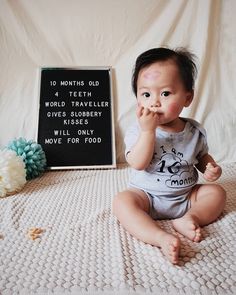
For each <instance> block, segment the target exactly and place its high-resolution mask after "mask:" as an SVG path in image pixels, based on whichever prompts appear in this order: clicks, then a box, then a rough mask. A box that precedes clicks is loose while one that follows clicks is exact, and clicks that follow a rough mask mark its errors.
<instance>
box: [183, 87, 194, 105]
mask: <svg viewBox="0 0 236 295" xmlns="http://www.w3.org/2000/svg"><path fill="white" fill-rule="evenodd" d="M193 96H194V91H190V92H188V93H187V94H186V101H185V107H189V106H190V104H191V102H192V101H193Z"/></svg>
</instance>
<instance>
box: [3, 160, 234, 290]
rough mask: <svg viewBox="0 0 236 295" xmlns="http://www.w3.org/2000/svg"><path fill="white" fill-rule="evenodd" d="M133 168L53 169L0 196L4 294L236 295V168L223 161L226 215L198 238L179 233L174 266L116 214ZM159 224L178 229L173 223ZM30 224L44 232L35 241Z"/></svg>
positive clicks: (171, 230) (222, 181)
mask: <svg viewBox="0 0 236 295" xmlns="http://www.w3.org/2000/svg"><path fill="white" fill-rule="evenodd" d="M129 172H130V170H129V168H127V167H119V169H109V170H70V171H49V172H46V173H44V174H43V175H42V176H41V177H38V178H36V179H34V180H31V181H28V182H27V184H26V185H25V187H24V190H22V191H21V192H20V193H19V194H17V195H14V196H12V197H10V198H5V199H2V200H0V235H1V236H2V238H0V293H2V294H9V295H10V294H16V295H17V294H19V295H21V294H22V295H23V294H47V295H52V294H54V295H55V294H58V295H59V294H66V295H67V294H71V295H77V294H96V293H98V294H101V295H108V294H109V295H113V294H116V295H118V294H122V295H123V294H129V295H131V294H133V295H134V294H139V295H141V294H143V295H148V294H151V293H152V294H158V295H159V294H160V295H162V294H166V295H169V294H177V295H178V294H187V295H189V294H191V295H200V294H201V295H210V294H212V295H213V294H214V295H217V294H224V295H226V294H236V293H235V291H236V246H235V245H236V244H235V237H236V226H235V224H236V182H235V174H236V165H234V166H233V165H232V166H225V167H224V166H223V175H222V177H221V178H220V180H219V183H220V184H221V185H222V186H223V187H224V188H225V189H226V191H227V204H226V207H225V209H224V211H223V214H222V215H221V216H220V218H219V219H217V220H216V221H215V222H214V223H212V224H209V225H208V226H205V227H204V228H203V229H202V235H203V240H202V241H201V242H200V243H194V242H192V241H189V240H187V239H186V238H184V237H183V236H181V235H180V239H181V244H182V246H181V253H180V255H181V256H180V263H179V265H177V266H175V265H172V264H171V263H170V262H168V261H167V259H166V258H165V257H164V256H163V254H162V253H161V251H160V249H159V248H157V247H153V246H151V245H148V244H145V243H143V242H141V241H139V240H137V239H135V238H134V237H132V236H131V235H130V234H129V233H128V232H127V231H126V230H125V229H124V228H123V227H122V226H121V225H120V223H119V222H118V221H117V219H116V218H115V217H114V216H113V214H112V208H111V206H112V200H113V198H114V196H115V194H116V193H117V192H118V191H121V190H124V189H125V188H126V187H127V181H128V174H129ZM201 181H202V180H201ZM159 225H160V226H161V227H162V228H164V229H165V230H167V231H169V232H171V233H173V234H176V233H175V231H174V230H173V227H172V224H171V221H169V220H163V221H161V222H159ZM32 227H36V228H41V229H42V230H43V232H42V233H41V234H40V237H39V238H36V239H35V240H32V239H30V238H29V236H28V234H27V233H28V231H29V229H30V228H32ZM85 292H87V293H85Z"/></svg>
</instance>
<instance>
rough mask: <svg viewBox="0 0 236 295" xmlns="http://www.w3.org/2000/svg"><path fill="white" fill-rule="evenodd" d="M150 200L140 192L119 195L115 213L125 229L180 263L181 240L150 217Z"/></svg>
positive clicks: (114, 208)
mask: <svg viewBox="0 0 236 295" xmlns="http://www.w3.org/2000/svg"><path fill="white" fill-rule="evenodd" d="M148 211H149V200H148V197H147V196H146V194H145V193H144V192H142V191H140V190H135V189H134V190H133V189H132V190H126V191H124V192H122V193H119V194H118V195H117V196H116V197H115V199H114V202H113V212H114V214H115V215H116V217H117V218H118V220H119V221H120V223H121V224H122V225H123V226H124V228H125V229H126V230H127V231H128V232H129V233H130V234H132V235H133V236H135V237H136V238H137V239H140V240H141V241H143V242H145V243H148V244H151V245H154V246H157V247H160V248H161V250H162V252H163V253H164V255H165V256H166V257H167V258H168V259H169V260H170V261H171V262H172V263H173V264H176V263H178V257H179V249H180V240H179V238H177V237H176V236H174V235H172V234H169V233H167V232H165V231H164V230H162V229H161V228H160V227H159V226H158V225H157V223H156V222H155V221H154V220H153V219H152V218H151V217H150V216H149V215H148Z"/></svg>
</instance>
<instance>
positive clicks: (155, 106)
mask: <svg viewBox="0 0 236 295" xmlns="http://www.w3.org/2000/svg"><path fill="white" fill-rule="evenodd" d="M160 106H161V103H160V101H155V102H154V103H153V104H152V105H151V107H152V108H159V107H160Z"/></svg>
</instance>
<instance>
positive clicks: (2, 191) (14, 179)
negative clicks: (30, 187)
mask: <svg viewBox="0 0 236 295" xmlns="http://www.w3.org/2000/svg"><path fill="white" fill-rule="evenodd" d="M25 183H26V170H25V163H24V161H23V160H22V158H21V157H19V156H17V154H16V153H15V152H14V151H12V150H7V149H5V150H2V151H0V198H3V197H5V196H6V195H8V194H12V193H14V192H17V191H19V190H21V189H22V187H23V186H24V184H25Z"/></svg>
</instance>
